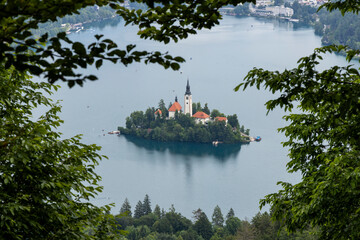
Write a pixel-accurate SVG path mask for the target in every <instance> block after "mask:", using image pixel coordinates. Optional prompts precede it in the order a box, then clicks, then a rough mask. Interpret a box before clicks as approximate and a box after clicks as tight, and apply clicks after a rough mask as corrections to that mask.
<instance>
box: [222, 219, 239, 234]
mask: <svg viewBox="0 0 360 240" xmlns="http://www.w3.org/2000/svg"><path fill="white" fill-rule="evenodd" d="M225 224H226V226H225V229H226V230H227V231H228V232H229V233H230V234H231V235H235V234H236V233H237V231H238V229H239V228H240V226H241V221H240V219H239V218H237V217H230V218H228V219H227V220H226V222H225Z"/></svg>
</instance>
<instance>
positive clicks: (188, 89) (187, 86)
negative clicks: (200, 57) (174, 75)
mask: <svg viewBox="0 0 360 240" xmlns="http://www.w3.org/2000/svg"><path fill="white" fill-rule="evenodd" d="M185 95H191V92H190V84H189V79H188V80H187V85H186V92H185Z"/></svg>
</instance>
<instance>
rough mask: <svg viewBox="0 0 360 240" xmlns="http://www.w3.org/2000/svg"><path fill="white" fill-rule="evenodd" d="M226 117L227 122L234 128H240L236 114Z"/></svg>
mask: <svg viewBox="0 0 360 240" xmlns="http://www.w3.org/2000/svg"><path fill="white" fill-rule="evenodd" d="M227 119H228V124H230V125H231V126H232V127H234V128H237V129H240V124H239V120H238V116H237V115H236V114H234V115H229V116H227Z"/></svg>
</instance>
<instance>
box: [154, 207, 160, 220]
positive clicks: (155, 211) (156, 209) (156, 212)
mask: <svg viewBox="0 0 360 240" xmlns="http://www.w3.org/2000/svg"><path fill="white" fill-rule="evenodd" d="M154 214H155V216H156V217H157V218H158V219H160V218H161V210H160V206H159V205H157V204H156V206H155V208H154Z"/></svg>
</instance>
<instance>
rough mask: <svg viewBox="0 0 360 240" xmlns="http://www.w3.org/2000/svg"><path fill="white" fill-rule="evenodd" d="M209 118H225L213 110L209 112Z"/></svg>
mask: <svg viewBox="0 0 360 240" xmlns="http://www.w3.org/2000/svg"><path fill="white" fill-rule="evenodd" d="M210 117H212V118H216V117H225V114H223V113H221V112H220V111H219V110H217V109H213V110H212V111H211V114H210Z"/></svg>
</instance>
